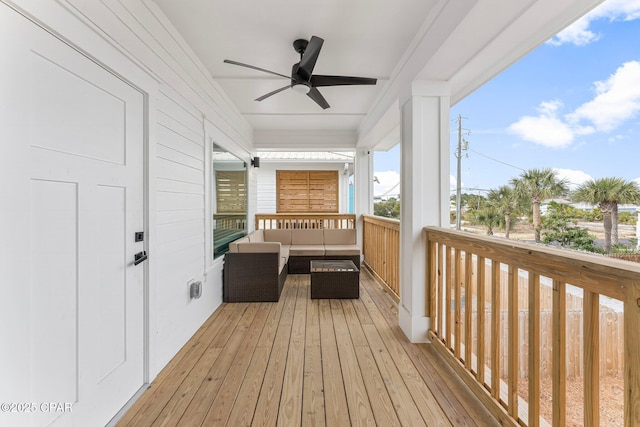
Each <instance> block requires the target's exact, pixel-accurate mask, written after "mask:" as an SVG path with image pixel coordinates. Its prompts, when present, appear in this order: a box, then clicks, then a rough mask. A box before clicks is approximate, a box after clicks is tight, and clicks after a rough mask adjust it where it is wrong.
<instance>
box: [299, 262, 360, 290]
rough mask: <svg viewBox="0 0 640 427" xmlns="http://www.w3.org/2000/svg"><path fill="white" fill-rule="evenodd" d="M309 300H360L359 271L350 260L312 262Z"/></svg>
mask: <svg viewBox="0 0 640 427" xmlns="http://www.w3.org/2000/svg"><path fill="white" fill-rule="evenodd" d="M311 298H312V299H320V298H360V270H358V267H356V265H355V264H354V263H353V261H350V260H324V261H319V260H312V261H311Z"/></svg>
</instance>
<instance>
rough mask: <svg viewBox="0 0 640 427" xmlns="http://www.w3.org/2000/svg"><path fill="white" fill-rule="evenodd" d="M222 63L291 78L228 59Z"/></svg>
mask: <svg viewBox="0 0 640 427" xmlns="http://www.w3.org/2000/svg"><path fill="white" fill-rule="evenodd" d="M224 62H225V63H227V64H233V65H239V66H241V67H246V68H251V69H254V70H258V71H262V72H265V73H269V74H274V75H276V76H280V77H284V78H285V79H289V80H292V78H291V76H285V75H284V74H280V73H276V72H275V71H269V70H265V69H264V68H260V67H254V66H253V65H249V64H243V63H242V62H236V61H232V60H230V59H225V60H224Z"/></svg>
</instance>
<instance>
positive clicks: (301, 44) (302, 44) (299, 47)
mask: <svg viewBox="0 0 640 427" xmlns="http://www.w3.org/2000/svg"><path fill="white" fill-rule="evenodd" d="M308 45H309V40H305V39H298V40H296V41H294V42H293V48H294V49H295V50H296V52H298V53H299V54H300V58H302V55H304V51H305V50H306V49H307V46H308Z"/></svg>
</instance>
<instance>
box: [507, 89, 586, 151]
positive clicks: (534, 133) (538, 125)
mask: <svg viewBox="0 0 640 427" xmlns="http://www.w3.org/2000/svg"><path fill="white" fill-rule="evenodd" d="M561 107H562V103H561V102H560V101H558V100H553V101H546V102H542V103H541V104H540V106H539V107H538V111H539V112H540V115H538V116H524V117H522V118H520V120H518V121H517V122H515V123H513V124H512V125H511V126H509V128H508V130H509V131H511V132H513V133H515V134H517V135H519V136H520V137H521V138H522V139H524V140H526V141H530V142H533V143H536V144H540V145H544V146H547V147H552V148H564V147H567V146H568V145H570V144H571V143H572V142H573V137H574V132H573V131H572V130H571V128H569V126H568V125H567V124H566V123H564V122H562V120H560V119H558V117H557V111H558V110H559V109H560V108H561Z"/></svg>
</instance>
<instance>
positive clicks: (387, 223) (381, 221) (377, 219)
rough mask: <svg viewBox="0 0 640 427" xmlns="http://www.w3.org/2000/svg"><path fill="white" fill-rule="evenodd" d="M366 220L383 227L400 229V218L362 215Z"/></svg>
mask: <svg viewBox="0 0 640 427" xmlns="http://www.w3.org/2000/svg"><path fill="white" fill-rule="evenodd" d="M362 218H363V220H364V222H369V223H371V224H376V225H380V226H383V227H387V228H391V229H393V230H400V220H398V219H394V218H386V217H383V216H376V215H362Z"/></svg>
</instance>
